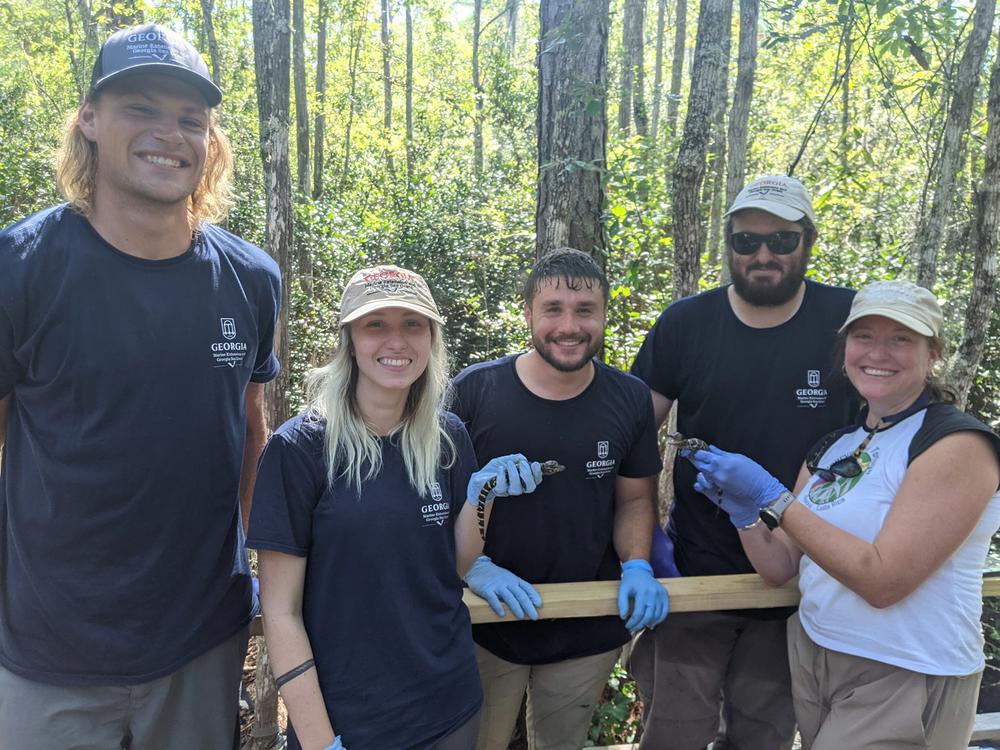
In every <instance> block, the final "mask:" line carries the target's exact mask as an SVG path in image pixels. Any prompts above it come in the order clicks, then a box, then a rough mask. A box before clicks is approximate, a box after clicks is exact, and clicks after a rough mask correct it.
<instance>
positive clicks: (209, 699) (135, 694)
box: [0, 629, 247, 750]
mask: <svg viewBox="0 0 1000 750" xmlns="http://www.w3.org/2000/svg"><path fill="white" fill-rule="evenodd" d="M246 650H247V631H246V630H245V629H244V630H243V631H241V632H240V633H237V634H236V635H234V636H232V637H231V638H229V639H228V640H226V641H224V642H223V643H221V644H219V645H218V646H216V647H215V648H213V649H212V650H211V651H208V652H207V653H205V654H202V655H201V656H199V657H197V658H196V659H194V660H192V661H190V662H188V663H187V664H185V665H184V666H183V667H181V668H180V669H179V670H177V671H176V672H174V673H173V674H169V675H167V676H166V677H160V678H159V679H156V680H152V681H150V682H145V683H142V684H140V685H126V686H94V687H90V686H88V687H67V686H63V685H50V684H48V683H44V682H35V681H34V680H27V679H25V678H23V677H20V676H18V675H16V674H14V673H13V672H11V671H9V670H6V669H4V668H3V667H0V747H2V748H16V749H17V750H127V749H128V748H131V749H132V750H226V749H227V748H235V747H236V746H237V744H238V742H239V725H238V724H237V721H238V715H237V714H238V703H239V687H240V675H241V674H242V671H243V660H244V658H245V657H246Z"/></svg>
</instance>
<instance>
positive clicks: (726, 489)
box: [691, 445, 788, 508]
mask: <svg viewBox="0 0 1000 750" xmlns="http://www.w3.org/2000/svg"><path fill="white" fill-rule="evenodd" d="M691 463H693V464H694V465H695V467H696V468H697V469H698V471H700V472H701V473H702V474H704V475H705V478H706V479H707V480H708V481H709V482H711V483H712V484H714V485H715V486H716V487H719V488H721V489H722V491H723V493H724V494H726V495H730V496H731V497H732V498H733V499H734V500H738V501H742V500H749V501H750V502H751V503H753V504H754V505H756V506H757V507H758V508H766V507H767V506H768V505H770V504H771V503H772V502H773V501H774V500H776V499H777V497H778V495H780V494H781V493H782V492H787V491H788V490H787V489H786V488H785V485H783V484H782V483H781V482H779V481H778V480H777V479H775V478H774V477H773V476H771V474H770V473H769V472H768V471H767V469H765V468H764V467H763V466H761V465H760V464H759V463H757V462H756V461H754V460H753V459H751V458H747V457H746V456H744V455H742V454H740V453H728V452H726V451H724V450H721V449H719V448H716V447H715V446H714V445H710V446H708V450H707V451H696V452H695V454H694V455H693V456H691Z"/></svg>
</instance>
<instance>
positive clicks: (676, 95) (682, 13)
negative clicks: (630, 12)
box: [667, 0, 688, 135]
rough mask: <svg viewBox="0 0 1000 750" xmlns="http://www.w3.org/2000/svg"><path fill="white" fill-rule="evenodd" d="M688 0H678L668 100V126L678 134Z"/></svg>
mask: <svg viewBox="0 0 1000 750" xmlns="http://www.w3.org/2000/svg"><path fill="white" fill-rule="evenodd" d="M687 12H688V11H687V0H677V15H676V16H675V21H674V23H675V28H674V53H673V62H672V63H671V64H670V101H669V102H667V126H668V127H669V128H670V135H676V134H677V112H678V109H679V108H680V103H681V83H682V82H683V80H684V48H685V46H686V45H687Z"/></svg>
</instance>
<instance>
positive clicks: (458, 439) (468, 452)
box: [449, 418, 478, 517]
mask: <svg viewBox="0 0 1000 750" xmlns="http://www.w3.org/2000/svg"><path fill="white" fill-rule="evenodd" d="M449 427H450V429H451V439H452V440H453V441H454V443H455V463H453V464H452V466H451V469H450V471H449V475H450V476H449V479H450V481H451V496H452V498H453V499H454V503H453V506H454V507H452V509H451V514H452V517H455V516H457V515H458V513H459V511H461V510H462V506H463V505H464V504H465V500H466V497H465V496H466V492H467V490H468V488H469V477H471V476H472V472H474V471H475V470H476V469H477V468H478V465H477V461H476V451H475V449H474V448H473V447H472V438H470V437H469V431H468V430H466V429H465V425H463V424H462V423H461V421H460V420H459V419H454V418H453V419H452V420H451V424H450V425H449Z"/></svg>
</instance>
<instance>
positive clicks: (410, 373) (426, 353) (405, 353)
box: [349, 307, 433, 411]
mask: <svg viewBox="0 0 1000 750" xmlns="http://www.w3.org/2000/svg"><path fill="white" fill-rule="evenodd" d="M349 325H350V327H351V345H352V349H353V351H354V360H355V362H357V365H358V383H357V398H358V403H359V404H361V406H362V411H364V410H365V407H364V404H365V401H366V399H368V398H370V397H375V398H379V399H385V398H386V397H389V398H393V399H398V398H402V399H405V398H406V395H407V394H408V393H409V390H410V386H411V385H413V384H414V383H415V382H416V381H417V380H418V379H419V378H420V376H421V375H423V374H424V370H426V369H427V363H428V361H429V359H430V353H431V339H432V335H433V334H432V330H431V326H432V323H431V321H430V319H428V318H426V317H425V316H423V315H421V314H420V313H416V312H413V311H411V310H405V309H403V308H401V307H383V308H381V309H379V310H376V311H375V312H371V313H368V314H367V315H364V316H362V317H360V318H358V319H357V320H354V321H352V322H351V323H349Z"/></svg>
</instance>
